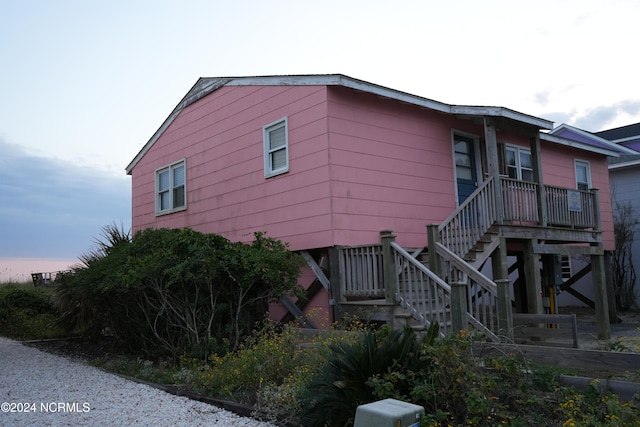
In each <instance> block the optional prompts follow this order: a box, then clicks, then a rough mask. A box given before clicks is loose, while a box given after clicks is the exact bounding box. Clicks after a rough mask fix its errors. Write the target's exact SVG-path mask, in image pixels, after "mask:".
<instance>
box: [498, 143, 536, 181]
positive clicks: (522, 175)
mask: <svg viewBox="0 0 640 427" xmlns="http://www.w3.org/2000/svg"><path fill="white" fill-rule="evenodd" d="M504 168H505V173H506V174H507V175H509V178H513V179H519V180H522V181H529V182H533V163H532V162H531V151H529V150H527V149H525V148H522V147H518V146H515V145H505V147H504Z"/></svg>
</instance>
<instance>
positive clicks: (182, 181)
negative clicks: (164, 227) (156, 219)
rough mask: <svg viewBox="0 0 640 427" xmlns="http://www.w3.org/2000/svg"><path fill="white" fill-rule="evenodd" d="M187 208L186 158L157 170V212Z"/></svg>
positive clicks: (162, 212) (169, 211) (163, 212)
mask: <svg viewBox="0 0 640 427" xmlns="http://www.w3.org/2000/svg"><path fill="white" fill-rule="evenodd" d="M186 208H187V192H186V166H185V160H180V161H179V162H175V163H172V164H170V165H167V166H164V167H162V168H160V169H158V170H156V214H165V213H171V212H175V211H181V210H184V209H186Z"/></svg>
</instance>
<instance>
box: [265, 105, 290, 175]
mask: <svg viewBox="0 0 640 427" xmlns="http://www.w3.org/2000/svg"><path fill="white" fill-rule="evenodd" d="M288 133H289V132H288V125H287V118H286V117H285V118H284V119H280V120H278V121H276V122H273V123H271V124H268V125H266V126H265V127H264V128H263V138H264V176H265V178H268V177H270V176H274V175H279V174H281V173H285V172H288V171H289V137H288Z"/></svg>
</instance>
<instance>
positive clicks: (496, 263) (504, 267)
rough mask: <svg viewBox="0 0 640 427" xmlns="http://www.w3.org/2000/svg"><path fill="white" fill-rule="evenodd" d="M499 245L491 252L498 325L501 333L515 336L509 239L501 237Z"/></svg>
mask: <svg viewBox="0 0 640 427" xmlns="http://www.w3.org/2000/svg"><path fill="white" fill-rule="evenodd" d="M498 240H499V244H498V247H497V248H496V249H495V250H494V251H493V253H492V254H491V269H492V273H493V281H494V282H495V284H496V286H497V288H498V327H499V328H500V335H502V336H506V337H508V338H509V339H511V338H513V336H512V333H513V315H512V310H511V290H510V289H509V287H510V286H511V281H510V280H509V267H508V264H507V240H506V239H505V238H504V237H499V238H498Z"/></svg>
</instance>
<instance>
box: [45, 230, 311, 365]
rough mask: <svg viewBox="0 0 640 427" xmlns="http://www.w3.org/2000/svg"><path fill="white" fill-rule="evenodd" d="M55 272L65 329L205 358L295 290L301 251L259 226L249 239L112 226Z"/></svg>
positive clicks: (155, 353) (148, 352)
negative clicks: (72, 263) (75, 263)
mask: <svg viewBox="0 0 640 427" xmlns="http://www.w3.org/2000/svg"><path fill="white" fill-rule="evenodd" d="M104 235H105V237H106V239H105V242H103V243H101V244H99V245H98V247H97V249H96V250H94V251H93V252H91V253H90V254H88V255H86V256H84V257H83V258H82V261H83V263H84V265H83V266H80V267H78V268H76V269H74V271H73V272H72V273H71V274H66V275H62V276H61V277H60V280H59V282H60V285H59V287H58V292H57V294H56V302H57V305H58V307H60V310H61V311H62V312H63V317H62V321H63V322H62V323H63V325H65V326H66V328H67V329H68V330H71V329H75V330H82V331H84V334H85V335H90V336H94V337H97V336H99V335H100V334H101V333H104V332H108V333H109V334H111V335H113V336H114V337H115V339H116V341H117V343H118V344H119V345H120V346H121V347H123V348H124V349H126V350H127V351H129V352H131V353H134V354H142V355H144V356H145V357H148V358H156V357H164V356H167V355H168V356H171V357H172V358H174V360H176V361H177V360H178V358H179V357H180V356H187V357H197V358H200V359H205V358H206V357H207V355H208V354H210V352H211V351H213V350H220V343H223V342H225V343H228V346H229V347H230V348H232V349H234V348H237V347H238V345H239V343H240V339H241V336H242V335H244V334H247V333H249V332H250V331H251V327H252V326H253V324H254V323H255V322H256V321H257V320H262V319H263V318H264V317H265V316H266V314H267V310H268V302H269V300H270V298H280V297H281V296H282V295H284V294H287V293H293V294H294V295H300V293H301V289H300V288H299V287H298V285H297V278H298V275H299V272H300V266H301V265H302V261H301V258H300V257H299V256H298V255H296V254H294V253H292V252H291V251H289V250H288V248H287V246H286V245H285V244H284V243H282V242H280V241H278V240H275V239H271V238H267V237H265V236H264V235H263V234H262V233H255V235H254V241H253V242H252V243H251V244H244V243H233V242H230V241H229V240H227V239H225V238H224V237H222V236H219V235H215V234H204V233H199V232H196V231H194V230H191V229H188V228H185V229H157V230H155V229H147V230H143V231H141V232H139V233H137V234H136V235H135V236H133V238H130V237H129V235H128V233H124V232H121V231H119V230H117V229H115V228H114V227H106V228H105V229H104Z"/></svg>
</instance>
